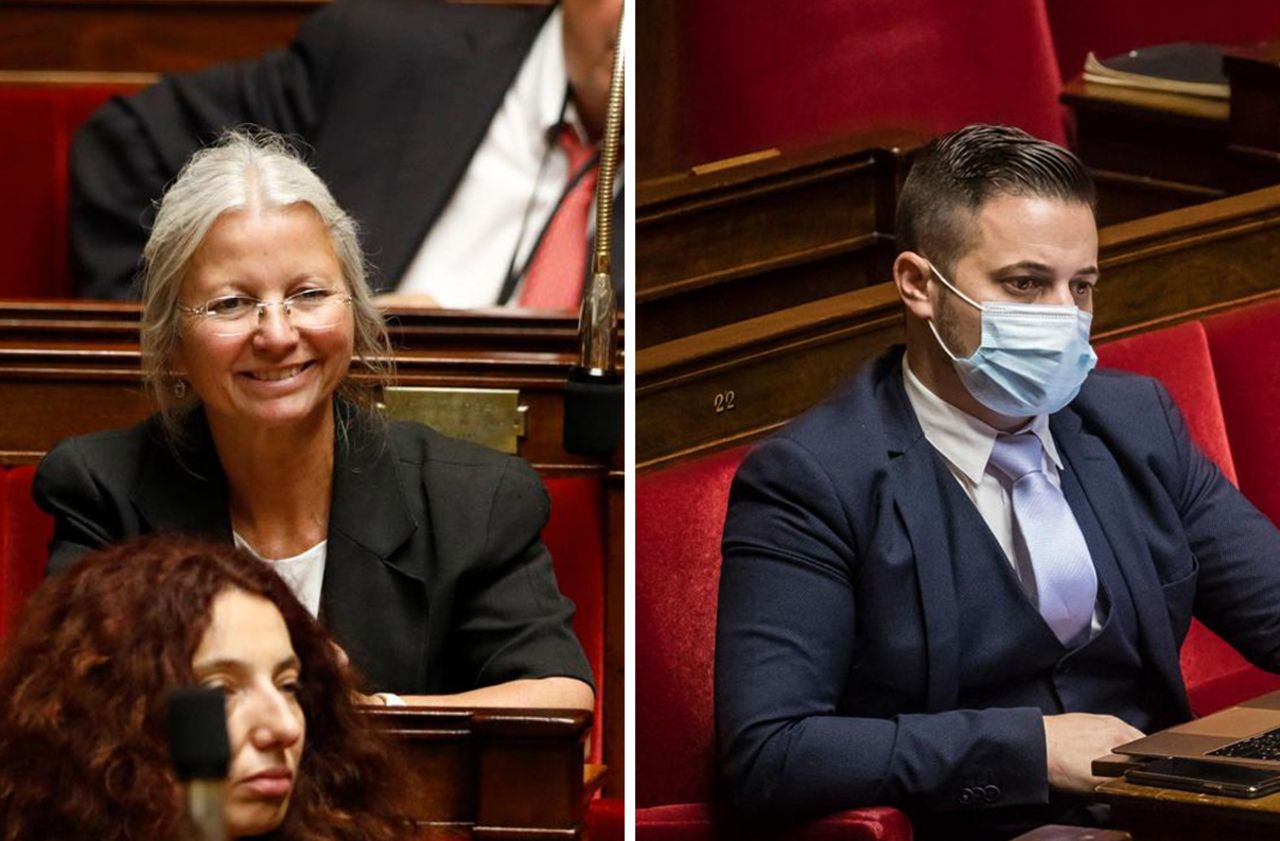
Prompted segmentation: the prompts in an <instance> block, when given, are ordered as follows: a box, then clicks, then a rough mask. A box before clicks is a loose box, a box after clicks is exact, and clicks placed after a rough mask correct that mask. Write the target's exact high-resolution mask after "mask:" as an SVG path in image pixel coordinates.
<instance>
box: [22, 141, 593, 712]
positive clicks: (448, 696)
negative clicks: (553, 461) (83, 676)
mask: <svg viewBox="0 0 1280 841" xmlns="http://www.w3.org/2000/svg"><path fill="white" fill-rule="evenodd" d="M145 284H146V301H145V309H144V313H143V322H142V351H143V357H144V375H145V378H146V381H147V383H148V385H149V387H150V390H151V392H152V395H153V396H154V398H155V400H156V402H157V404H158V406H159V408H160V411H159V413H158V414H157V415H156V416H154V417H153V418H152V419H151V420H150V421H148V422H146V423H144V424H141V425H139V426H136V427H133V428H132V429H127V430H122V431H116V432H105V433H99V434H96V435H87V436H83V437H81V438H73V439H68V440H66V441H62V442H60V443H59V444H58V445H57V446H56V447H55V448H54V449H53V450H51V451H50V453H49V454H48V455H47V456H46V457H45V459H44V460H43V461H42V462H41V464H40V467H39V469H38V471H37V474H36V478H35V484H34V489H33V493H34V495H35V498H36V502H37V503H38V504H39V505H40V506H41V508H43V509H44V510H45V511H48V512H49V513H50V514H52V515H53V517H54V520H55V525H54V535H53V541H52V545H51V551H50V570H51V572H54V573H56V572H58V571H60V570H62V569H64V568H66V567H67V566H69V565H71V564H73V563H74V562H75V561H76V560H77V559H78V558H79V557H80V556H81V555H82V554H84V553H85V552H87V551H89V550H90V549H91V548H95V547H97V546H100V545H102V544H105V543H108V542H111V541H114V540H118V539H120V538H124V537H128V536H132V535H136V534H141V533H147V532H157V531H180V532H196V533H202V534H208V535H212V536H215V537H218V538H221V539H223V540H227V541H232V540H234V541H235V542H236V543H237V544H238V545H241V546H244V547H246V548H248V549H250V550H251V551H252V552H254V553H255V554H257V555H258V556H259V557H261V558H263V560H264V562H265V563H268V564H270V565H271V566H272V567H273V568H275V569H276V571H277V572H278V573H280V575H281V576H282V577H284V578H285V580H286V581H288V582H289V584H290V586H291V588H292V589H293V590H294V592H295V593H296V594H297V596H298V598H299V600H300V601H302V603H303V604H304V605H306V606H307V607H308V609H309V610H310V611H311V612H312V614H313V615H317V616H318V617H319V618H320V620H321V622H322V623H323V624H324V625H325V626H326V627H327V628H328V629H329V630H330V632H331V633H333V635H334V636H335V638H336V639H337V640H338V642H339V644H340V645H341V646H342V647H343V649H344V650H345V651H346V653H347V654H348V656H350V658H351V661H352V662H353V663H354V664H355V665H356V666H357V667H358V668H359V669H360V671H361V672H362V673H364V674H365V675H367V676H368V677H369V679H370V680H371V682H372V685H373V687H374V688H375V689H378V690H380V691H385V692H390V693H401V694H407V695H412V696H416V697H415V698H414V700H415V701H418V702H423V703H429V702H445V703H465V704H487V705H502V706H552V707H581V708H585V709H590V708H591V707H592V701H593V698H592V689H591V673H590V669H589V667H588V665H587V663H586V658H585V656H584V654H583V652H582V649H581V647H580V645H579V644H578V642H577V639H576V637H575V636H574V634H573V631H572V628H571V627H570V619H571V617H572V614H573V606H572V605H571V604H570V603H569V602H568V601H567V600H566V599H565V598H564V597H563V596H561V595H560V593H559V591H558V590H557V588H556V584H555V578H554V574H553V571H552V566H551V559H550V557H549V555H548V553H547V550H546V548H545V547H544V546H543V544H542V542H541V540H540V539H539V531H540V529H541V527H542V525H543V524H544V523H545V521H546V518H547V515H548V511H549V505H548V500H547V495H546V492H545V490H544V489H543V488H542V485H541V483H540V481H539V480H538V477H537V475H536V474H535V473H534V472H533V470H532V469H531V468H530V467H529V466H528V465H527V464H525V463H524V462H523V461H521V460H520V459H517V458H513V457H509V456H503V455H499V454H497V453H494V452H491V451H488V450H485V449H484V448H481V447H478V446H475V445H471V444H467V443H463V442H461V441H455V440H452V439H449V438H446V437H445V436H443V435H440V434H438V433H435V432H433V431H432V430H430V429H427V428H425V427H422V426H419V425H417V424H404V423H394V424H387V423H385V422H383V421H382V420H381V419H380V418H379V417H378V416H377V415H376V414H374V412H373V411H372V408H371V403H372V399H373V390H374V386H373V385H371V384H370V382H376V381H379V380H380V381H382V382H385V381H386V379H387V374H388V372H387V371H386V370H385V368H384V367H382V366H383V365H384V364H385V363H383V362H381V361H380V360H381V359H385V358H386V353H387V351H388V342H387V338H386V332H385V329H384V327H383V323H382V318H381V316H380V314H379V313H378V311H377V309H376V308H375V307H374V306H373V304H372V302H371V299H370V293H369V289H368V286H367V284H366V282H365V279H364V269H363V263H362V256H361V253H360V248H359V244H358V243H357V241H356V237H355V228H354V224H353V222H352V220H351V218H350V217H349V216H348V215H347V214H346V213H345V212H344V211H343V210H342V209H341V208H340V207H339V206H338V205H337V203H336V202H335V201H334V199H333V197H332V195H330V194H329V192H328V190H327V189H326V188H325V185H324V183H323V182H322V181H320V179H319V178H317V177H316V175H315V174H314V173H313V172H311V171H310V170H309V169H307V167H306V166H305V165H304V164H303V163H301V161H300V160H299V159H298V158H297V157H296V156H295V155H293V154H292V152H291V150H290V149H289V148H288V147H287V145H286V144H285V143H284V141H283V140H281V139H280V138H278V137H274V136H270V135H265V136H258V137H250V136H247V135H244V134H238V133H231V134H229V135H228V136H227V137H225V138H224V139H223V140H222V141H221V142H220V143H219V144H217V145H215V146H212V147H209V148H207V149H204V150H202V151H200V152H199V153H197V154H196V156H195V157H193V158H192V160H191V162H190V163H188V164H187V166H186V167H185V168H184V169H183V171H182V174H181V175H180V176H179V177H178V179H177V180H176V181H175V182H174V184H173V185H172V186H171V187H170V188H169V190H168V191H167V192H166V194H165V197H164V200H163V202H162V203H161V206H160V209H159V212H158V214H157V218H156V224H155V227H154V228H153V230H152V232H151V238H150V240H149V241H148V244H147V248H146V252H145ZM353 359H354V360H355V362H356V367H357V368H363V369H364V373H366V374H368V375H370V377H371V380H365V381H359V380H357V379H355V378H353V377H352V376H351V369H352V362H353ZM385 700H388V701H390V702H395V700H396V698H395V697H391V696H387V697H386V698H385Z"/></svg>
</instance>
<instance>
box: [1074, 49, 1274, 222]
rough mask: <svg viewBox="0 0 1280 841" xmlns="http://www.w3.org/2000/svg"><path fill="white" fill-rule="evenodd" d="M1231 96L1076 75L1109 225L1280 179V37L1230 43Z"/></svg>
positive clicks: (1079, 132)
mask: <svg viewBox="0 0 1280 841" xmlns="http://www.w3.org/2000/svg"><path fill="white" fill-rule="evenodd" d="M1223 67H1224V70H1225V71H1226V73H1227V76H1228V79H1229V81H1230V85H1231V99H1230V101H1227V100H1220V99H1208V98H1204V97H1195V96H1181V95H1178V94H1169V93H1160V92H1155V91H1142V90H1132V89H1127V88H1121V87H1116V86H1113V85H1099V84H1091V83H1089V82H1085V81H1084V80H1083V79H1082V78H1081V77H1076V78H1075V79H1073V80H1072V81H1070V82H1068V83H1067V85H1066V86H1065V88H1064V90H1063V93H1062V97H1061V98H1062V102H1063V104H1064V105H1066V106H1067V107H1068V108H1070V109H1071V110H1072V112H1073V116H1074V122H1075V144H1074V146H1075V149H1076V152H1077V153H1078V154H1079V155H1080V157H1081V159H1082V160H1083V161H1084V162H1085V164H1086V165H1088V167H1089V170H1090V172H1091V173H1092V174H1093V177H1094V180H1095V181H1096V182H1097V184H1098V192H1099V198H1100V201H1099V216H1100V220H1101V223H1102V224H1111V223H1114V222H1121V221H1126V220H1129V219H1136V218H1139V217H1142V216H1147V215H1150V214H1153V213H1161V212H1164V211H1167V210H1173V209H1175V208H1179V207H1186V206H1188V205H1191V204H1197V203H1199V202H1204V201H1211V200H1213V199H1217V198H1222V197H1224V196H1228V195H1235V194H1238V193H1242V192H1247V191H1250V190H1256V189H1259V188H1261V187H1264V186H1267V185H1269V184H1275V183H1277V182H1280V128H1277V126H1280V44H1269V45H1263V46H1259V47H1251V48H1242V49H1236V50H1230V51H1228V52H1227V54H1226V56H1225V57H1224V61H1223Z"/></svg>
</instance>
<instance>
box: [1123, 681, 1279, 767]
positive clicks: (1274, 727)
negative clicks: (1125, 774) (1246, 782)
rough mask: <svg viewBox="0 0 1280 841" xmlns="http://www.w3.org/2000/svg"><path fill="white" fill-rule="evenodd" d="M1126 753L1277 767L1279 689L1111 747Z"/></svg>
mask: <svg viewBox="0 0 1280 841" xmlns="http://www.w3.org/2000/svg"><path fill="white" fill-rule="evenodd" d="M1113 752H1114V753H1119V754H1124V755H1126V756H1143V757H1154V756H1175V757H1186V758H1196V759H1212V760H1216V761H1223V762H1232V763H1236V762H1239V763H1248V764H1250V765H1265V766H1270V767H1274V768H1280V691H1277V692H1269V693H1267V694H1266V695H1259V696H1258V697H1257V698H1253V699H1252V700H1249V701H1245V702H1244V703H1242V704H1238V705H1236V706H1234V707H1227V708H1226V709H1224V710H1219V711H1218V712H1216V713H1211V714H1210V715H1206V716H1205V717H1204V718H1197V719H1195V720H1194V721H1188V722H1186V723H1185V724H1178V725H1175V726H1173V727H1170V728H1169V729H1167V730H1161V731H1160V732H1159V733H1153V734H1151V735H1150V736H1145V737H1143V738H1141V739H1138V740H1136V741H1133V742H1129V743H1127V744H1123V745H1120V746H1119V747H1116V748H1113Z"/></svg>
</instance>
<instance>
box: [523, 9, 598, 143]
mask: <svg viewBox="0 0 1280 841" xmlns="http://www.w3.org/2000/svg"><path fill="white" fill-rule="evenodd" d="M563 18H564V12H563V10H561V8H560V7H559V6H556V8H555V9H553V10H552V12H551V14H550V15H548V16H547V20H546V22H545V23H543V24H542V29H541V31H540V32H539V33H538V37H537V38H536V39H534V42H533V46H532V47H530V48H529V55H528V57H527V58H526V59H525V68H524V70H522V71H521V74H520V78H519V79H518V80H517V82H516V86H515V87H514V88H513V90H512V94H513V95H516V96H519V97H520V98H521V99H522V100H523V101H524V103H525V104H526V106H527V107H526V109H525V113H526V115H527V117H528V119H529V128H530V130H531V131H532V132H534V133H535V134H537V135H539V136H543V137H547V138H549V139H550V140H552V141H554V140H555V135H554V134H553V132H555V131H556V130H558V129H559V127H560V124H561V122H562V117H561V109H562V108H563V109H564V111H563V122H565V123H568V124H569V125H570V126H572V127H573V129H574V131H576V132H577V133H578V139H579V140H581V141H582V142H583V143H584V144H585V143H589V142H590V141H589V139H588V137H587V131H586V127H585V126H584V125H583V124H582V119H581V118H580V117H579V116H578V109H577V108H576V107H575V106H574V104H573V97H572V96H570V97H568V102H567V104H566V100H565V97H566V96H567V94H568V91H569V74H568V71H566V70H565V66H564V25H563V23H562V21H563Z"/></svg>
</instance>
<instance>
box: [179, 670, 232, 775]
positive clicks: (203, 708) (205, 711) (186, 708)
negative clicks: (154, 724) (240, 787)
mask: <svg viewBox="0 0 1280 841" xmlns="http://www.w3.org/2000/svg"><path fill="white" fill-rule="evenodd" d="M169 755H170V757H172V759H173V767H174V770H176V771H177V772H178V778H179V779H181V780H221V779H225V778H226V776H227V766H228V765H230V764H231V744H230V742H229V741H228V740H227V701H226V696H225V695H224V694H223V692H222V690H221V689H204V688H200V687H185V688H182V689H175V690H173V691H172V692H170V693H169Z"/></svg>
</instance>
